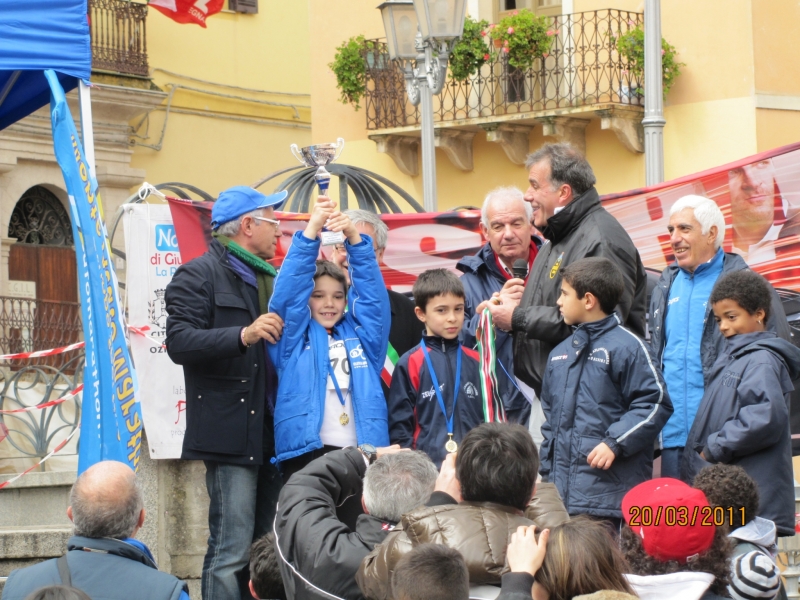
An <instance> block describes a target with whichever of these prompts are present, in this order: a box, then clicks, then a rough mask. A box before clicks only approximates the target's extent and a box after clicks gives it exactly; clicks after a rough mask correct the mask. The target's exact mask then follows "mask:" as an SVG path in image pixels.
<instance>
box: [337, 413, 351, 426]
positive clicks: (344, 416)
mask: <svg viewBox="0 0 800 600" xmlns="http://www.w3.org/2000/svg"><path fill="white" fill-rule="evenodd" d="M349 422H350V417H348V416H347V413H346V412H343V413H342V414H341V416H340V417H339V423H341V424H342V426H345V425H347V424H348V423H349Z"/></svg>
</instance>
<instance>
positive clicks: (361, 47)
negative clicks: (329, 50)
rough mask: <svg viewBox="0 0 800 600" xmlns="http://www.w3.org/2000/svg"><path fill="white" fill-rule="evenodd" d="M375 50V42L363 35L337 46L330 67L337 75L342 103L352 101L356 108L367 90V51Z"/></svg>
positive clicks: (337, 84) (337, 85)
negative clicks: (365, 54)
mask: <svg viewBox="0 0 800 600" xmlns="http://www.w3.org/2000/svg"><path fill="white" fill-rule="evenodd" d="M374 50H375V43H374V42H369V41H366V40H365V39H364V36H363V35H358V36H354V37H351V38H350V39H349V40H347V41H345V42H343V43H342V45H341V46H339V47H337V48H336V54H335V55H334V57H333V62H332V63H329V64H328V67H329V68H330V69H331V71H333V73H334V75H336V87H337V88H338V89H339V92H341V97H340V98H339V99H340V100H341V102H342V104H347V103H350V104H352V105H353V106H354V107H355V109H356V110H358V109H359V108H360V106H359V104H358V102H359V100H361V98H362V96H363V95H364V92H366V90H367V61H366V58H365V56H364V53H365V52H370V51H374Z"/></svg>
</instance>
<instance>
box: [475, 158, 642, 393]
mask: <svg viewBox="0 0 800 600" xmlns="http://www.w3.org/2000/svg"><path fill="white" fill-rule="evenodd" d="M525 164H526V166H527V167H528V179H529V182H530V187H529V188H528V191H527V192H526V193H525V200H526V201H528V202H530V203H531V206H532V207H533V211H534V213H533V224H534V225H535V226H536V228H537V229H539V231H541V232H542V235H544V237H545V238H546V240H547V242H546V243H545V244H544V245H543V246H542V247H541V248H540V250H539V253H538V254H537V256H536V260H535V261H534V263H533V268H532V270H531V274H530V276H529V278H528V283H527V285H526V286H525V289H524V293H523V295H522V299H521V300H519V301H517V300H516V299H515V298H516V296H515V295H516V294H518V293H519V291H521V286H522V283H523V282H522V280H520V279H512V280H510V281H508V282H506V284H505V286H504V287H503V290H502V291H501V292H500V299H501V302H502V303H501V304H494V303H489V304H488V306H489V308H490V310H491V311H492V317H493V318H494V324H495V326H496V327H499V328H500V329H504V330H510V331H513V334H514V374H515V375H516V376H517V377H519V378H520V379H522V381H524V382H525V383H526V384H528V385H529V386H531V387H532V388H533V389H534V391H535V392H536V394H537V395H539V394H541V392H542V378H543V377H544V370H545V367H546V364H547V357H548V356H549V354H550V351H551V350H552V349H553V348H554V347H555V346H556V345H558V344H559V343H560V342H562V341H563V340H565V339H566V338H567V336H569V335H570V333H571V329H570V327H569V326H568V325H567V324H566V323H564V319H563V318H562V317H561V313H560V312H559V310H558V306H556V301H557V300H558V297H559V295H560V293H561V292H560V290H561V270H562V269H564V267H566V266H567V265H569V264H571V263H573V262H575V261H576V260H579V259H581V258H585V257H587V256H601V257H605V258H608V259H609V260H611V261H612V262H613V263H614V264H616V265H617V266H618V267H619V269H620V271H622V276H623V279H624V280H625V290H624V292H623V294H622V298H621V299H620V302H619V305H618V306H617V308H616V311H615V312H616V313H617V314H618V315H619V316H620V318H621V320H622V323H623V324H624V325H625V326H626V327H627V328H628V329H630V330H631V331H633V333H635V334H636V335H638V336H639V337H641V338H644V334H645V313H646V310H647V306H646V304H647V276H646V274H645V270H644V265H642V259H641V258H640V257H639V252H638V251H637V250H636V247H635V246H634V245H633V241H632V240H631V238H630V236H629V235H628V234H627V232H626V231H625V230H624V229H623V228H622V225H620V224H619V221H617V220H616V219H615V218H614V217H612V216H611V215H610V214H609V213H608V212H607V211H606V210H605V209H604V208H603V207H602V206H601V205H600V196H599V195H598V193H597V190H596V189H595V188H594V184H595V181H596V180H595V176H594V172H593V171H592V167H591V166H589V163H588V162H586V159H585V158H584V157H583V156H582V155H581V154H580V153H579V152H578V151H577V150H575V149H574V148H573V147H572V146H570V145H569V144H545V145H544V146H543V147H542V148H541V149H539V150H538V151H536V152H534V153H533V154H531V155H530V156H529V157H528V160H527V161H526V163H525ZM482 308H483V307H482V306H481V307H479V309H482Z"/></svg>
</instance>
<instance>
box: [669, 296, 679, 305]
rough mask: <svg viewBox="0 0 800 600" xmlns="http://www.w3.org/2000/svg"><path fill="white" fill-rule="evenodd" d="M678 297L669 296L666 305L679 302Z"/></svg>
mask: <svg viewBox="0 0 800 600" xmlns="http://www.w3.org/2000/svg"><path fill="white" fill-rule="evenodd" d="M680 299H681V297H680V296H675V297H674V298H670V299H669V302H667V306H672V305H673V304H675V303H676V302H680Z"/></svg>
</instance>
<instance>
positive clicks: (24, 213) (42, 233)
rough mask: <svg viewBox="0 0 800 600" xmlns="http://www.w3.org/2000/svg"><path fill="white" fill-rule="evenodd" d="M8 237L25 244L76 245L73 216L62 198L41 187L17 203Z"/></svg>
mask: <svg viewBox="0 0 800 600" xmlns="http://www.w3.org/2000/svg"><path fill="white" fill-rule="evenodd" d="M8 237H10V238H16V239H17V241H18V242H21V243H23V244H42V245H47V246H72V245H73V239H72V226H71V224H70V220H69V214H67V211H66V210H65V209H64V205H62V204H61V202H60V201H59V199H58V198H56V196H55V195H54V194H53V193H52V192H50V191H48V190H47V189H46V188H44V187H42V186H40V185H36V186H34V187H32V188H30V189H29V190H28V191H27V192H25V193H24V194H22V197H21V198H20V199H19V201H18V202H17V205H16V206H15V207H14V212H12V213H11V222H10V223H9V224H8Z"/></svg>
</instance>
